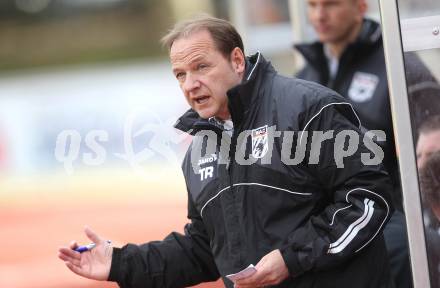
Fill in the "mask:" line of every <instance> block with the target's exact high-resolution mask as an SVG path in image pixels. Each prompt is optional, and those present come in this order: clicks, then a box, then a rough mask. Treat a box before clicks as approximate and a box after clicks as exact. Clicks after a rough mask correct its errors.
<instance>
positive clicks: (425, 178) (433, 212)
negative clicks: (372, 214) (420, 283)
mask: <svg viewBox="0 0 440 288" xmlns="http://www.w3.org/2000/svg"><path fill="white" fill-rule="evenodd" d="M437 118H438V117H437ZM437 124H438V123H437ZM437 128H440V127H437ZM438 132H440V130H437V131H436V132H435V133H438ZM431 136H432V135H431ZM422 141H426V139H425V140H422ZM436 141H437V148H440V147H438V143H439V139H436ZM432 144H434V143H432ZM425 147H426V146H425ZM426 152H427V153H424V155H425V156H426V157H423V163H420V164H421V165H420V166H419V179H420V190H421V194H422V201H423V203H424V207H425V215H424V216H425V238H426V249H427V251H429V252H428V253H427V254H428V263H429V274H430V277H429V278H430V279H431V287H432V288H438V287H440V149H436V150H435V152H434V151H433V150H429V151H428V150H427V151H426ZM427 217H429V219H427Z"/></svg>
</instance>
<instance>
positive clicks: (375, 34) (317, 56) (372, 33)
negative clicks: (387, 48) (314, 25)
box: [294, 18, 382, 70]
mask: <svg viewBox="0 0 440 288" xmlns="http://www.w3.org/2000/svg"><path fill="white" fill-rule="evenodd" d="M381 41H382V30H381V28H380V25H379V23H377V22H375V21H373V20H371V19H366V18H365V19H364V20H363V24H362V28H361V31H360V32H359V35H358V37H357V38H356V40H355V42H353V43H351V44H349V45H348V46H347V48H346V49H345V51H344V52H343V54H346V53H347V52H349V51H356V52H357V53H362V54H364V53H365V52H368V51H370V50H371V49H373V48H374V47H375V46H376V45H380V44H381ZM294 48H295V49H297V50H298V51H299V52H300V53H301V54H302V55H303V57H304V58H305V60H306V61H307V62H308V63H310V65H312V66H313V67H315V68H316V69H319V70H321V69H322V67H323V65H324V64H325V63H327V60H326V57H325V55H324V49H323V44H322V43H321V42H319V41H316V42H313V43H304V44H296V45H294ZM342 57H343V55H341V59H342ZM324 67H327V65H325V66H324Z"/></svg>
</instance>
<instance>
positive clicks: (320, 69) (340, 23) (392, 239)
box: [295, 0, 412, 288]
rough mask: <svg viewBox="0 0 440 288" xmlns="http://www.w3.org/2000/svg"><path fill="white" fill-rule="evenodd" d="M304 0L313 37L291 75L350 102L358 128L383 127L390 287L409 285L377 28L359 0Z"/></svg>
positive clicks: (390, 120) (381, 49) (401, 214)
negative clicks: (390, 206) (389, 202)
mask: <svg viewBox="0 0 440 288" xmlns="http://www.w3.org/2000/svg"><path fill="white" fill-rule="evenodd" d="M305 1H307V11H308V18H309V22H310V23H311V25H312V26H313V28H314V30H315V31H316V34H317V36H318V41H317V42H314V43H304V44H298V45H295V48H296V49H297V50H298V51H299V52H300V53H301V54H302V56H303V57H304V59H305V62H306V65H305V67H304V68H303V69H302V70H301V71H300V72H299V73H298V74H297V75H296V77H298V78H300V79H305V80H309V81H314V82H318V83H320V84H322V85H324V86H327V87H329V88H331V89H333V90H335V91H337V92H338V93H340V94H341V95H342V96H344V97H345V99H346V101H347V102H349V103H350V104H352V105H353V106H354V108H355V110H356V111H357V113H358V115H359V118H360V119H361V121H362V124H363V126H364V128H366V129H369V130H381V131H384V132H385V135H386V139H381V140H382V141H383V142H382V143H383V144H384V146H383V147H384V152H385V158H384V164H385V167H386V169H387V171H388V173H390V175H391V179H392V182H393V193H392V196H393V201H394V204H395V206H396V211H395V213H394V214H393V216H392V218H391V219H390V222H389V223H388V225H387V226H386V227H385V230H384V236H385V242H386V244H387V249H388V253H389V256H390V263H391V270H392V273H393V277H394V280H395V284H396V287H399V288H406V287H411V286H412V279H411V270H410V262H409V254H408V243H407V233H406V223H405V216H404V214H403V202H402V193H401V189H400V180H399V170H398V163H397V156H396V150H395V144H394V136H393V126H392V117H391V109H390V100H389V94H388V83H387V75H386V68H385V58H384V51H383V44H382V34H381V28H380V26H379V24H378V23H377V22H375V21H373V20H370V19H367V18H365V13H366V11H367V3H366V1H365V0H305ZM385 140H386V141H385Z"/></svg>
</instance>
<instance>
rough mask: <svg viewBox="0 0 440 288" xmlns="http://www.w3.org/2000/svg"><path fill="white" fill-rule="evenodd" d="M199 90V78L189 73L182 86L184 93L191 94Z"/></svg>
mask: <svg viewBox="0 0 440 288" xmlns="http://www.w3.org/2000/svg"><path fill="white" fill-rule="evenodd" d="M197 88H200V81H199V80H198V79H197V77H195V76H194V75H192V74H189V73H188V74H187V75H186V78H185V81H184V82H183V85H182V89H183V91H184V92H186V93H189V92H192V91H194V90H195V89H197Z"/></svg>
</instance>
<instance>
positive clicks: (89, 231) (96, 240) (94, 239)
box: [84, 226, 103, 245]
mask: <svg viewBox="0 0 440 288" xmlns="http://www.w3.org/2000/svg"><path fill="white" fill-rule="evenodd" d="M84 232H85V233H86V235H87V237H88V238H89V239H90V240H92V242H93V243H95V244H96V245H98V244H100V243H101V242H103V240H102V239H101V237H99V236H98V234H96V233H95V232H93V231H92V229H90V228H89V227H87V226H86V227H85V228H84Z"/></svg>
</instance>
